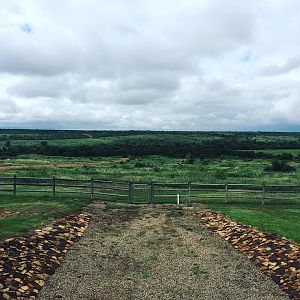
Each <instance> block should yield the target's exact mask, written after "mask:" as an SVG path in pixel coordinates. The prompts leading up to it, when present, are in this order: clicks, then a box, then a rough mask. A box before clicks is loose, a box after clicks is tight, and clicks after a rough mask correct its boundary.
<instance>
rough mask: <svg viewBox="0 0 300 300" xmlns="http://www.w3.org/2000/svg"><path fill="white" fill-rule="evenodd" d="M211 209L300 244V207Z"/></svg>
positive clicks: (271, 206)
mask: <svg viewBox="0 0 300 300" xmlns="http://www.w3.org/2000/svg"><path fill="white" fill-rule="evenodd" d="M211 208H213V209H216V210H218V211H220V212H221V213H223V214H225V215H227V216H229V217H230V218H232V219H234V220H237V221H238V222H240V223H243V224H245V225H251V226H254V227H256V228H257V229H259V230H262V231H267V232H270V233H274V234H276V235H278V236H283V237H286V238H288V239H291V240H293V241H295V242H297V243H300V222H299V219H300V207H299V204H298V205H297V206H294V205H265V206H264V207H258V206H256V205H249V204H248V205H234V206H229V205H215V204H214V205H211Z"/></svg>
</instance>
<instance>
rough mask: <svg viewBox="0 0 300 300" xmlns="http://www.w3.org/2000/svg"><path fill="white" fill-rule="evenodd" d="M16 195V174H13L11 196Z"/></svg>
mask: <svg viewBox="0 0 300 300" xmlns="http://www.w3.org/2000/svg"><path fill="white" fill-rule="evenodd" d="M16 195H17V176H16V175H14V179H13V196H14V197H16Z"/></svg>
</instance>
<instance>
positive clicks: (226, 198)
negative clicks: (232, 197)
mask: <svg viewBox="0 0 300 300" xmlns="http://www.w3.org/2000/svg"><path fill="white" fill-rule="evenodd" d="M227 202H228V183H225V203H227Z"/></svg>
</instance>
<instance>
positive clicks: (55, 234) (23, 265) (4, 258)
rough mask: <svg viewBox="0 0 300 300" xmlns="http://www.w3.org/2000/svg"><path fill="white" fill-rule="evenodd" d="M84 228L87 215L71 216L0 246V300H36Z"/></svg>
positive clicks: (87, 218) (86, 222) (8, 240)
mask: <svg viewBox="0 0 300 300" xmlns="http://www.w3.org/2000/svg"><path fill="white" fill-rule="evenodd" d="M88 224H89V216H88V215H85V214H73V215H69V216H67V217H65V218H61V219H59V220H56V221H54V222H52V223H51V224H50V225H48V226H44V227H42V228H41V229H36V230H34V231H32V232H30V233H28V234H26V235H23V236H20V237H15V238H10V239H6V240H4V241H3V242H2V243H0V300H2V299H4V300H10V299H22V300H27V299H30V300H34V299H36V297H37V295H38V293H39V291H40V290H41V288H42V287H43V286H44V284H45V280H46V279H47V277H48V276H49V275H52V274H53V273H54V272H55V269H56V268H57V267H58V266H59V265H60V263H61V261H62V260H63V258H64V256H65V254H66V253H67V251H68V250H69V248H70V247H71V246H72V245H73V244H74V243H75V242H76V241H77V240H78V239H79V238H80V237H81V236H82V235H83V233H84V231H85V230H86V229H87V227H88Z"/></svg>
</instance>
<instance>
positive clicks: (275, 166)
mask: <svg viewBox="0 0 300 300" xmlns="http://www.w3.org/2000/svg"><path fill="white" fill-rule="evenodd" d="M265 171H267V172H294V171H296V168H295V167H293V166H291V165H289V164H288V163H287V162H285V161H279V160H274V161H272V165H271V166H268V167H266V168H265Z"/></svg>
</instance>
